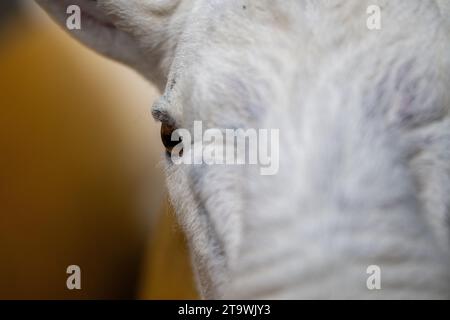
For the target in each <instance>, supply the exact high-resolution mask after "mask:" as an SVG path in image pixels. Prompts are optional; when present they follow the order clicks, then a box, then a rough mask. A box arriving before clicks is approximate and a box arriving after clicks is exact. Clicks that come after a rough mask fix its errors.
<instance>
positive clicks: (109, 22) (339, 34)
mask: <svg viewBox="0 0 450 320" xmlns="http://www.w3.org/2000/svg"><path fill="white" fill-rule="evenodd" d="M36 1H37V2H38V3H39V4H40V5H42V7H43V8H44V9H46V10H47V11H48V12H49V13H50V14H51V15H52V16H53V17H54V18H55V19H56V20H57V21H58V22H60V23H61V25H63V26H64V21H65V19H66V18H67V14H66V10H65V8H66V7H67V6H68V5H69V4H77V5H79V6H80V7H81V9H82V12H83V15H84V18H83V19H84V20H83V21H82V23H83V26H82V28H81V30H72V31H70V33H71V34H72V35H74V36H75V37H77V38H78V39H79V40H81V41H82V42H84V43H85V44H87V45H88V46H90V47H92V48H93V49H95V50H97V51H98V52H100V53H102V54H104V55H107V56H109V57H110V58H112V59H115V60H117V61H120V62H122V63H125V64H127V65H129V66H131V67H132V68H134V69H135V70H137V71H138V72H140V73H141V74H142V75H144V76H145V77H146V78H147V79H148V80H149V81H151V82H152V83H153V84H155V85H156V86H157V87H158V88H159V89H160V91H161V92H162V96H161V98H160V99H159V100H158V101H157V102H156V103H155V104H154V106H153V108H152V114H153V116H154V117H155V119H156V120H158V121H161V122H162V126H163V130H162V132H163V141H164V142H165V144H166V147H167V148H168V151H170V150H171V148H172V147H173V145H171V143H170V141H171V139H170V137H171V136H172V134H173V133H174V132H176V130H177V129H185V130H188V131H192V130H193V123H194V122H195V121H202V123H203V125H204V127H205V128H208V129H213V128H218V129H227V128H242V129H249V128H256V129H278V130H279V171H278V172H277V174H274V175H270V176H265V175H261V174H260V172H259V170H258V168H257V166H256V167H255V166H250V165H243V166H226V165H204V164H199V165H189V164H179V165H175V164H174V163H173V162H172V161H171V159H170V156H168V157H167V160H166V169H165V171H166V176H167V185H168V189H169V193H170V197H171V201H172V204H173V206H174V208H175V210H176V214H177V218H178V220H179V222H180V224H181V225H182V226H183V228H184V230H185V233H186V235H187V237H188V240H189V248H190V252H191V256H192V262H193V266H194V270H195V274H196V280H197V284H198V289H199V292H200V294H201V296H202V297H204V298H262V299H265V298H272V299H283V298H289V299H291V298H294V299H301V298H308V299H311V298H321V299H323V298H326V299H334V298H338V299H344V298H359V299H392V298H393V299H397V298H408V299H413V298H426V299H434V298H439V299H448V298H449V295H450V253H449V252H450V246H449V245H450V237H449V224H450V196H449V195H450V117H449V108H450V93H449V92H450V90H449V86H450V78H449V77H450V55H449V53H450V48H449V46H450V42H449V37H450V32H449V30H450V26H449V18H450V10H449V8H450V6H449V5H448V2H447V1H446V0H370V1H369V0H297V1H293V0H283V1H281V0H276V1H271V0H261V1H251V0H229V1H217V0H98V1H88V0H63V1H57V0H36ZM369 6H376V7H378V8H379V9H380V12H381V21H380V28H375V29H371V28H368V27H367V23H366V22H367V19H368V15H367V14H368V10H367V8H368V7H369ZM373 267H375V269H374V268H373ZM369 270H378V271H379V273H380V274H379V277H380V279H381V281H379V284H380V285H378V286H376V289H375V290H371V289H373V288H371V287H370V286H369V285H368V284H369V280H368V273H367V272H369ZM380 279H379V280H380Z"/></svg>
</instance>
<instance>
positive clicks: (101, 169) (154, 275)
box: [0, 0, 196, 299]
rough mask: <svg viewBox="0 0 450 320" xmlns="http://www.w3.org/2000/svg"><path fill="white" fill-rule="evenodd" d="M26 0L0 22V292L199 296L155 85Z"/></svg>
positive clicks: (63, 296)
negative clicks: (70, 282)
mask: <svg viewBox="0 0 450 320" xmlns="http://www.w3.org/2000/svg"><path fill="white" fill-rule="evenodd" d="M28 2H30V1H29V0H28ZM28 2H27V3H26V6H25V7H26V8H24V9H23V10H21V11H20V12H19V13H17V14H16V15H13V16H10V17H9V18H8V19H5V18H4V17H3V18H2V20H3V21H1V24H0V115H1V116H0V299H16V298H20V299H106V298H108V299H134V298H139V299H155V298H156V299H175V298H176V299H188V298H196V293H195V289H194V285H193V281H192V275H191V271H190V266H189V261H188V257H187V252H186V247H185V243H184V238H183V235H182V233H181V232H180V231H179V229H178V228H177V226H176V223H175V221H174V218H173V213H172V212H171V210H170V208H169V206H168V205H167V201H165V200H164V199H165V189H164V187H163V186H164V182H163V177H162V170H161V168H160V166H159V165H158V163H159V162H160V158H161V154H162V147H161V143H160V141H159V126H158V124H156V123H155V122H154V121H153V119H152V118H151V115H150V112H149V111H150V106H151V104H152V102H153V100H154V99H155V98H156V97H157V95H158V93H157V91H156V90H155V89H154V88H153V87H152V86H150V85H149V84H148V83H147V82H145V81H144V80H143V79H141V78H140V77H139V76H138V75H137V74H135V73H134V72H132V71H131V70H128V69H127V68H125V67H123V66H120V65H119V64H117V63H114V62H111V61H108V60H107V59H105V58H103V57H100V56H98V55H96V54H95V53H93V52H91V51H89V50H88V49H86V48H84V47H83V46H81V45H80V44H78V43H77V42H76V41H75V40H73V39H71V38H70V37H69V36H68V35H67V34H65V33H64V32H63V31H61V30H59V28H58V27H57V26H56V25H55V24H53V22H51V21H50V20H49V19H48V18H47V17H46V16H45V15H44V14H43V13H42V12H41V11H40V10H39V9H37V8H36V7H35V6H34V5H31V4H29V3H28ZM72 264H75V265H79V266H80V268H81V273H82V278H81V279H82V281H81V282H82V289H81V290H72V291H71V290H68V289H67V288H66V279H67V277H68V274H66V268H67V266H69V265H72Z"/></svg>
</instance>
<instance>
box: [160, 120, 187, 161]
mask: <svg viewBox="0 0 450 320" xmlns="http://www.w3.org/2000/svg"><path fill="white" fill-rule="evenodd" d="M176 129H177V128H176V127H175V126H173V125H171V124H169V123H166V122H163V123H162V124H161V141H162V143H163V145H164V147H165V148H166V152H167V153H171V152H172V149H173V148H174V147H175V146H176V145H178V144H179V143H180V142H181V140H182V139H181V137H180V138H179V139H178V140H177V139H174V140H172V135H173V133H174V131H175V130H176Z"/></svg>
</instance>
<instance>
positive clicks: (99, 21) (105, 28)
mask: <svg viewBox="0 0 450 320" xmlns="http://www.w3.org/2000/svg"><path fill="white" fill-rule="evenodd" d="M36 2H37V3H38V4H39V5H40V6H41V7H42V8H43V9H44V10H45V11H46V12H47V13H48V14H49V15H50V16H51V17H52V18H53V19H54V20H55V21H56V22H57V23H58V24H59V25H60V26H61V27H63V28H64V29H65V30H66V31H67V32H68V33H69V34H71V35H72V36H74V37H75V38H77V39H78V40H79V41H81V42H82V43H84V44H85V45H87V46H88V47H90V48H92V49H94V50H95V51H97V52H99V53H100V54H102V55H105V56H107V57H109V58H112V59H114V60H117V61H119V62H122V63H124V64H127V65H129V66H131V67H132V68H134V69H136V70H137V71H138V72H140V73H142V74H143V75H144V76H145V77H147V78H148V79H149V80H151V81H152V82H154V83H155V84H156V85H157V86H159V87H160V88H162V87H163V85H164V82H165V77H164V71H163V70H161V67H160V65H161V63H160V61H162V60H163V58H164V55H165V54H166V52H163V51H161V50H159V51H158V50H147V49H148V48H147V47H150V48H154V47H157V46H158V45H159V44H160V43H161V42H165V39H162V38H161V35H163V34H164V33H163V32H161V30H153V29H154V27H156V24H155V25H154V26H152V25H150V26H149V25H145V26H142V25H140V23H141V22H142V21H143V20H150V21H151V20H152V19H151V17H146V18H147V19H141V18H142V17H140V16H139V15H136V12H139V13H140V14H141V15H142V14H143V12H144V10H142V8H140V7H139V6H140V5H142V3H143V2H141V1H136V0H128V1H122V0H120V1H119V0H108V1H105V0H98V1H92V0H36ZM112 12H114V14H111V13H112ZM146 12H149V11H146ZM152 27H153V28H152ZM144 29H145V34H144V33H143V32H142V30H144ZM153 31H155V33H156V34H157V35H158V36H159V38H157V39H156V38H155V39H154V40H153V39H152V38H151V34H152V33H153ZM143 42H145V43H143ZM155 42H156V43H155ZM145 52H146V53H145ZM167 54H168V53H167Z"/></svg>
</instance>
